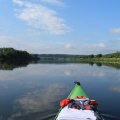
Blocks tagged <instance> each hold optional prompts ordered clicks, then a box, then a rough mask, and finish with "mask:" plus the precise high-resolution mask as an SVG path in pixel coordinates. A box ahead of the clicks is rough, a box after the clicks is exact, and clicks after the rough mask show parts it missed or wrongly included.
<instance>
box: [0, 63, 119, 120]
mask: <svg viewBox="0 0 120 120" xmlns="http://www.w3.org/2000/svg"><path fill="white" fill-rule="evenodd" d="M76 80H79V81H80V82H81V83H82V85H83V87H84V89H85V90H86V92H87V93H88V95H89V96H90V98H91V99H96V100H97V101H98V102H99V109H100V111H101V112H102V114H103V115H104V116H105V118H106V119H107V120H120V69H115V68H112V67H107V66H101V67H98V66H96V65H93V66H90V65H89V64H73V63H72V64H71V63H69V64H29V65H28V66H26V67H21V68H15V69H13V70H0V120H42V119H46V120H49V119H50V118H51V116H54V115H55V113H56V112H57V110H58V108H59V101H60V100H61V99H63V98H65V97H66V96H67V95H68V94H69V92H70V90H71V89H72V88H73V86H74V84H73V82H74V81H76Z"/></svg>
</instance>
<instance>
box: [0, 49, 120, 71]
mask: <svg viewBox="0 0 120 120" xmlns="http://www.w3.org/2000/svg"><path fill="white" fill-rule="evenodd" d="M29 63H88V64H90V65H93V64H96V65H97V66H102V65H106V66H111V67H115V68H118V69H120V52H115V53H111V54H104V55H103V54H97V55H93V54H92V55H68V54H29V53H28V52H27V51H21V50H15V49H14V48H0V69H3V70H4V69H5V70H6V69H10V70H12V69H14V68H16V67H22V66H27V65H28V64H29Z"/></svg>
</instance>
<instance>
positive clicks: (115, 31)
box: [110, 28, 120, 34]
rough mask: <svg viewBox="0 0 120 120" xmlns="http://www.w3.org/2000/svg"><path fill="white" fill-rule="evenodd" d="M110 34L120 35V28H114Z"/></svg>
mask: <svg viewBox="0 0 120 120" xmlns="http://www.w3.org/2000/svg"><path fill="white" fill-rule="evenodd" d="M110 32H111V33H113V34H120V28H113V29H111V30H110Z"/></svg>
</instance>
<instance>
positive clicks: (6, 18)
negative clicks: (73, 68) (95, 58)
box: [0, 0, 120, 54]
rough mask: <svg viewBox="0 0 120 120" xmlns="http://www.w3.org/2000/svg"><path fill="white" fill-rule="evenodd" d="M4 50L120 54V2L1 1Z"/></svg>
mask: <svg viewBox="0 0 120 120" xmlns="http://www.w3.org/2000/svg"><path fill="white" fill-rule="evenodd" d="M0 47H13V48H15V49H20V50H27V51H28V52H30V53H39V54H42V53H47V54H48V53H50V54H51V53H52V54H56V53H58V54H97V53H110V52H116V51H120V0H0Z"/></svg>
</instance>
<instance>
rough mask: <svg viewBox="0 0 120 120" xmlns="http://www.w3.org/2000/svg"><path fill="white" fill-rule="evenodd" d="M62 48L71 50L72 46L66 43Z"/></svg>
mask: <svg viewBox="0 0 120 120" xmlns="http://www.w3.org/2000/svg"><path fill="white" fill-rule="evenodd" d="M64 48H66V49H70V48H73V46H72V45H71V44H70V43H67V44H65V45H64Z"/></svg>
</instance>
